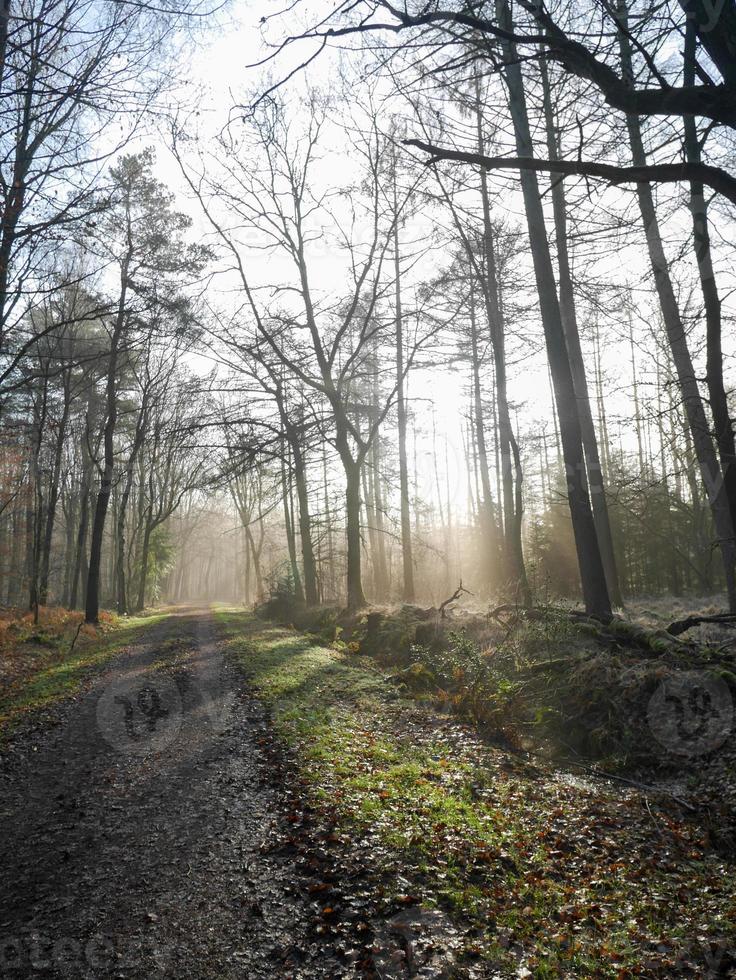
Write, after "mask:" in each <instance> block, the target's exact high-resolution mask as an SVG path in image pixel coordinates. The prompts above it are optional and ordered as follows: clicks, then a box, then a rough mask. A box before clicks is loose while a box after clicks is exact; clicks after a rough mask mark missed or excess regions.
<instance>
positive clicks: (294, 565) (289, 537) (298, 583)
mask: <svg viewBox="0 0 736 980" xmlns="http://www.w3.org/2000/svg"><path fill="white" fill-rule="evenodd" d="M285 453H286V446H285V445H284V448H283V452H282V454H281V489H282V495H283V500H284V524H285V525H286V546H287V549H288V552H289V567H290V569H291V578H292V584H293V586H294V597H295V598H296V601H297V602H304V590H303V589H302V579H301V575H300V574H299V564H298V562H297V560H296V540H295V535H294V522H293V519H292V513H291V507H290V506H289V502H290V497H291V494H290V491H289V477H288V474H287V467H286V462H285V460H284V455H285Z"/></svg>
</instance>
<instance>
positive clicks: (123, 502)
mask: <svg viewBox="0 0 736 980" xmlns="http://www.w3.org/2000/svg"><path fill="white" fill-rule="evenodd" d="M146 402H147V399H146V394H145V393H144V395H143V402H142V404H141V409H140V413H139V415H138V421H137V424H136V427H135V435H134V437H133V445H132V446H131V447H130V456H129V457H128V463H127V465H126V468H125V483H124V484H123V492H122V494H121V496H120V506H119V509H118V519H117V527H116V538H117V554H116V564H117V567H116V579H117V607H118V613H119V614H120V615H121V616H126V615H127V613H128V592H127V583H126V571H125V566H126V557H127V555H126V550H125V519H126V516H127V512H128V500H129V499H130V491H131V489H132V486H133V473H134V470H135V462H136V459H137V457H138V453H139V451H140V448H141V446H142V445H143V438H144V435H145V431H146V417H147V411H148V410H147V404H146Z"/></svg>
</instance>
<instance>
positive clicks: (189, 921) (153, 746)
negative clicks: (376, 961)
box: [0, 610, 342, 978]
mask: <svg viewBox="0 0 736 980" xmlns="http://www.w3.org/2000/svg"><path fill="white" fill-rule="evenodd" d="M59 722H60V723H59V725H58V726H55V727H53V728H51V729H49V730H47V731H41V732H37V733H34V734H28V735H27V736H25V737H22V738H20V739H18V740H17V741H16V743H15V744H14V745H13V748H12V751H11V752H10V753H8V755H7V756H6V757H4V758H3V759H2V760H0V767H1V768H0V799H1V800H2V803H0V824H1V825H2V843H0V867H2V884H1V885H0V942H1V943H2V946H0V975H1V976H6V975H8V976H10V977H75V978H76V977H94V978H101V977H151V976H167V977H177V978H178V977H197V978H206V977H219V978H226V977H241V978H242V977H248V978H260V977H264V978H266V977H268V978H272V977H281V976H284V977H286V976H293V977H300V976H302V977H320V976H339V975H342V973H341V971H340V969H339V968H338V967H337V964H336V963H335V961H334V960H331V957H330V953H329V950H319V949H316V948H315V947H314V944H313V943H312V944H311V947H310V943H309V942H308V941H307V939H306V935H307V929H308V927H307V922H308V918H309V910H308V908H307V905H306V903H305V902H304V901H303V900H302V899H300V897H299V894H298V889H294V888H293V887H292V885H293V880H294V868H293V866H291V864H290V861H289V859H288V857H284V856H277V855H275V854H272V853H263V852H262V850H261V845H262V843H263V841H264V839H265V838H266V837H267V836H268V833H269V828H270V826H271V825H272V824H274V823H276V822H277V821H278V817H279V787H278V785H272V779H271V778H270V776H269V772H268V769H267V767H266V766H265V764H264V758H263V756H262V754H261V750H260V749H259V746H258V741H259V738H260V736H261V735H262V734H263V732H264V729H265V727H266V722H265V719H264V716H263V711H262V709H261V708H260V706H259V705H258V704H257V703H256V702H254V701H253V700H252V699H251V698H250V697H249V696H248V694H247V692H246V691H244V690H243V689H242V687H241V684H240V681H239V680H238V678H237V676H235V675H234V674H233V672H232V671H231V670H230V669H229V667H228V666H227V665H226V663H225V662H224V660H223V657H222V655H221V654H220V652H219V650H218V647H217V644H216V642H215V640H214V633H213V625H212V622H211V619H210V617H209V615H208V613H207V612H206V611H197V610H186V611H183V612H180V613H178V614H176V615H173V616H171V617H168V618H167V619H166V620H164V621H163V622H162V623H160V624H158V625H157V626H155V627H153V628H152V629H151V631H150V632H149V633H148V634H147V635H146V636H145V639H144V640H143V641H141V642H140V644H139V645H137V646H136V647H134V648H133V649H131V650H129V651H128V652H126V653H125V654H123V655H121V656H119V657H118V658H117V659H116V660H115V661H114V662H113V663H112V664H111V665H110V666H108V668H107V669H106V670H105V672H104V674H102V675H101V676H100V677H98V678H97V679H96V680H95V681H94V683H93V684H92V686H91V688H90V689H89V690H88V691H87V692H86V693H84V694H83V695H82V696H80V697H79V698H77V699H76V700H74V701H72V702H70V703H69V704H67V705H65V706H64V708H63V709H62V711H61V713H60V717H59ZM336 971H337V972H336Z"/></svg>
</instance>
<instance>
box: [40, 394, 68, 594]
mask: <svg viewBox="0 0 736 980" xmlns="http://www.w3.org/2000/svg"><path fill="white" fill-rule="evenodd" d="M68 418H69V398H68V393H66V392H65V395H64V408H63V410H62V414H61V418H60V419H59V429H58V432H57V434H56V446H55V447H54V462H53V466H52V468H51V482H50V484H49V499H48V504H47V507H46V527H45V529H44V535H43V543H42V545H41V569H40V573H39V586H38V591H39V599H40V602H41V605H42V606H45V605H46V603H47V602H48V598H49V572H50V569H51V542H52V539H53V536H54V524H55V522H56V507H57V504H58V502H59V480H60V477H61V460H62V458H63V454H64V438H65V436H66V424H67V419H68Z"/></svg>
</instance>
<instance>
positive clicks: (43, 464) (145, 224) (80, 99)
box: [0, 0, 736, 622]
mask: <svg viewBox="0 0 736 980" xmlns="http://www.w3.org/2000/svg"><path fill="white" fill-rule="evenodd" d="M4 10H5V13H4V19H3V21H2V24H3V31H4V33H3V37H2V53H3V73H2V87H3V101H2V109H1V110H0V112H1V118H2V123H3V125H2V137H1V139H2V164H1V165H2V185H1V186H2V205H1V206H2V215H3V219H2V241H1V242H0V276H1V279H2V283H1V285H2V301H1V304H0V309H1V310H2V350H1V355H0V357H1V360H0V369H1V372H2V379H1V381H2V388H1V391H0V427H1V429H2V442H3V462H2V488H1V489H2V498H1V501H0V506H1V507H2V515H1V517H0V542H1V545H2V550H1V551H0V595H1V596H2V601H3V602H4V603H6V604H8V605H11V606H18V607H24V606H26V607H28V608H30V609H31V610H37V609H38V607H39V606H45V605H62V606H65V607H69V608H83V609H85V611H86V616H87V619H88V620H89V621H91V622H94V621H95V620H96V619H97V617H98V615H99V610H100V608H103V607H104V608H110V609H113V610H116V611H117V612H119V613H127V612H131V611H134V610H136V609H141V608H143V607H144V606H146V605H148V604H152V603H156V602H181V601H189V600H199V599H224V600H228V601H234V602H239V603H245V604H246V605H252V604H254V603H258V602H261V601H263V600H265V599H266V598H268V596H269V595H272V594H274V593H279V594H282V593H283V594H289V595H292V596H293V597H294V599H295V600H296V601H298V602H303V603H306V604H308V605H317V604H344V605H347V606H348V607H349V608H353V609H355V608H360V607H362V606H364V605H365V604H366V603H367V602H369V603H373V604H380V605H385V604H391V603H398V602H409V603H413V602H423V603H430V604H435V605H437V604H439V603H440V602H441V601H443V600H444V599H445V598H447V597H448V596H450V595H452V594H453V593H454V591H455V590H456V589H457V588H458V586H459V585H462V588H463V589H464V590H467V592H463V593H462V594H463V595H464V596H466V597H467V598H466V601H470V598H471V597H472V599H473V600H474V602H475V604H476V605H478V606H479V607H481V606H484V607H487V606H488V605H489V604H495V605H499V604H502V603H512V604H519V605H530V604H544V603H546V602H551V601H557V600H560V599H564V600H569V601H570V602H572V603H582V605H583V607H584V608H585V610H586V611H587V612H588V613H591V614H593V615H596V616H601V617H603V618H606V617H607V616H609V615H610V613H611V610H612V609H615V608H620V607H621V606H622V605H625V604H626V602H627V600H628V601H630V600H632V599H634V598H636V597H638V596H642V595H647V596H654V595H662V594H670V595H674V596H681V595H713V594H717V593H725V596H726V600H725V601H727V606H728V608H729V609H730V610H731V611H736V584H735V582H734V562H735V558H736V549H735V544H734V521H735V520H736V469H735V468H734V436H733V425H732V418H731V413H732V410H733V405H732V384H733V344H732V327H733V315H734V309H733V303H732V296H733V241H734V237H733V228H734V224H733V219H734V213H733V208H734V203H736V182H735V180H734V177H733V176H732V171H733V151H734V124H735V123H736V112H735V110H734V92H733V85H734V84H736V83H735V81H734V64H736V58H734V51H733V50H732V48H733V37H734V29H735V28H734V24H735V23H736V12H735V11H734V8H733V6H732V5H731V4H728V3H726V4H722V5H720V6H717V7H714V8H713V9H712V10H711V8H710V7H709V6H708V5H699V4H690V3H684V2H683V3H681V4H677V3H673V4H670V5H669V6H665V7H655V6H652V5H651V4H647V3H644V4H634V5H632V6H631V7H630V8H629V7H628V6H627V5H626V4H622V3H619V4H618V5H617V6H615V7H614V6H611V5H608V4H599V3H591V4H588V5H587V6H586V5H583V7H581V6H580V5H575V6H571V5H567V6H566V5H564V4H562V5H558V6H557V7H555V8H554V9H551V8H550V9H547V8H543V7H540V6H537V5H535V4H532V3H526V2H518V3H516V4H515V5H513V7H512V6H509V5H508V4H506V3H505V2H498V3H497V4H496V5H495V6H494V5H493V4H473V5H469V6H467V7H466V6H462V5H459V6H457V7H455V6H452V5H450V6H449V7H443V6H442V5H434V4H430V5H428V6H427V5H424V6H420V5H417V6H416V8H415V7H412V6H409V7H397V6H394V5H392V4H390V3H388V2H378V3H374V4H362V3H359V4H344V5H343V4H338V5H337V6H336V7H331V6H330V5H329V4H326V5H324V7H323V8H322V9H321V10H320V11H319V12H318V13H315V12H314V11H311V10H308V9H307V8H306V6H304V7H302V5H300V4H297V5H296V6H295V7H294V8H293V9H292V10H291V11H290V12H289V13H288V14H287V12H283V13H282V12H280V11H279V10H278V9H277V8H276V7H274V8H273V10H270V11H268V12H267V14H266V16H264V17H263V21H262V23H261V24H260V25H252V24H251V20H253V21H255V20H256V18H255V17H251V14H250V13H249V12H247V11H246V12H243V11H241V10H235V9H232V8H224V9H221V10H217V11H215V10H211V11H207V10H206V9H204V8H202V9H198V8H194V7H193V8H191V9H188V8H182V9H181V10H177V11H176V12H173V11H166V10H159V9H154V8H153V7H150V8H149V7H146V6H145V5H132V4H131V5H127V4H124V3H123V4H120V3H116V4H106V3H102V2H96V0H95V2H93V0H87V2H77V0H52V2H44V3H40V4H39V3H35V2H31V3H30V4H22V3H21V4H18V5H17V6H16V5H13V4H12V2H11V4H10V6H7V5H6V8H4ZM218 32H233V36H234V37H238V36H241V37H243V38H245V39H246V47H245V51H246V53H247V52H256V54H257V56H254V58H253V59H252V60H253V62H257V64H251V65H250V66H248V67H246V66H245V65H242V70H241V66H238V67H237V77H238V79H239V86H238V88H237V89H234V88H232V87H228V93H229V94H228V97H227V100H225V101H223V99H222V97H221V96H222V86H219V87H218V85H217V84H214V83H213V85H211V86H210V88H209V89H208V88H207V85H206V81H207V80H206V78H205V79H197V78H196V77H195V79H194V81H192V80H191V79H189V80H188V79H187V69H186V65H187V63H188V59H189V63H191V64H196V63H197V62H196V58H197V57H198V56H200V55H201V53H202V52H205V53H207V52H213V53H214V54H215V55H216V54H217V51H218V47H217V45H218V43H220V42H218V38H217V37H216V36H215V35H216V34H217V33H218ZM192 59H195V61H192ZM192 70H193V69H192ZM229 70H231V69H229ZM228 77H230V76H229V75H228Z"/></svg>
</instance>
